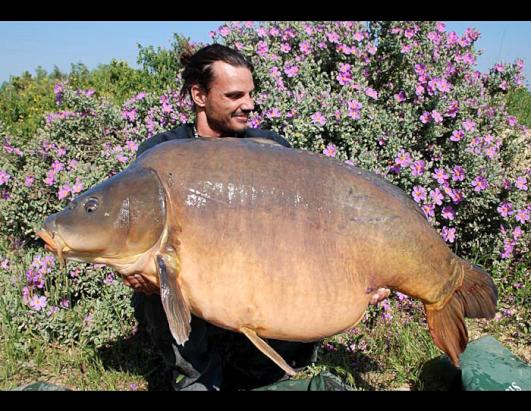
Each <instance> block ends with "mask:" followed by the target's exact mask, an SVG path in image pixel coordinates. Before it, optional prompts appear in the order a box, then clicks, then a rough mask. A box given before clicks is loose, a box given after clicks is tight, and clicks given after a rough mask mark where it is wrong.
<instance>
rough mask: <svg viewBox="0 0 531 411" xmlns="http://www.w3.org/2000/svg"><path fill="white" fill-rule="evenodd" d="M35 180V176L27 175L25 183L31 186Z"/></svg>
mask: <svg viewBox="0 0 531 411" xmlns="http://www.w3.org/2000/svg"><path fill="white" fill-rule="evenodd" d="M34 181H35V177H33V176H26V179H25V180H24V185H25V186H26V187H31V186H32V185H33V182H34Z"/></svg>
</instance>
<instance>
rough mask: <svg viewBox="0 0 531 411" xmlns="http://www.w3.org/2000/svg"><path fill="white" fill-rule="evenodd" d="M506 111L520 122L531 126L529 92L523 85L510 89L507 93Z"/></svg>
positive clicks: (530, 93) (530, 94)
mask: <svg viewBox="0 0 531 411" xmlns="http://www.w3.org/2000/svg"><path fill="white" fill-rule="evenodd" d="M507 111H508V112H509V113H511V115H513V116H515V117H516V118H518V121H519V122H520V123H521V124H524V125H525V126H526V127H531V92H529V90H527V89H526V88H524V87H519V88H517V89H514V90H511V91H510V92H509V93H508V94H507Z"/></svg>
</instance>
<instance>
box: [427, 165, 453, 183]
mask: <svg viewBox="0 0 531 411" xmlns="http://www.w3.org/2000/svg"><path fill="white" fill-rule="evenodd" d="M431 176H432V177H433V178H434V179H436V180H437V182H438V183H439V184H444V182H445V181H446V180H448V179H449V178H450V176H448V174H446V171H444V168H436V169H435V172H434V173H433V174H432V175H431Z"/></svg>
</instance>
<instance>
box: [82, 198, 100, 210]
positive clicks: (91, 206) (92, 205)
mask: <svg viewBox="0 0 531 411" xmlns="http://www.w3.org/2000/svg"><path fill="white" fill-rule="evenodd" d="M97 208H98V200H97V199H95V198H91V199H89V200H88V201H87V202H86V203H85V211H86V212H87V213H93V212H94V211H96V210H97Z"/></svg>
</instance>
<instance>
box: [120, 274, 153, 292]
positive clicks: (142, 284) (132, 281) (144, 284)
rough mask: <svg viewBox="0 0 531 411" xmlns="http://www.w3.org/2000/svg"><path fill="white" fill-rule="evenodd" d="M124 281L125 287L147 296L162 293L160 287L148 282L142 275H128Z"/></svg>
mask: <svg viewBox="0 0 531 411" xmlns="http://www.w3.org/2000/svg"><path fill="white" fill-rule="evenodd" d="M123 281H124V284H125V285H127V286H128V287H131V288H133V289H134V290H135V291H137V292H141V293H145V294H147V295H151V294H159V293H160V290H159V287H157V286H156V285H155V284H153V283H152V282H150V281H148V280H146V279H145V278H144V276H143V275H141V274H133V275H128V276H126V277H124V278H123Z"/></svg>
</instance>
